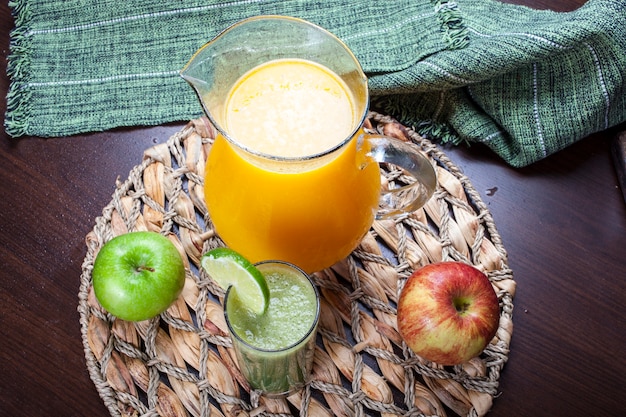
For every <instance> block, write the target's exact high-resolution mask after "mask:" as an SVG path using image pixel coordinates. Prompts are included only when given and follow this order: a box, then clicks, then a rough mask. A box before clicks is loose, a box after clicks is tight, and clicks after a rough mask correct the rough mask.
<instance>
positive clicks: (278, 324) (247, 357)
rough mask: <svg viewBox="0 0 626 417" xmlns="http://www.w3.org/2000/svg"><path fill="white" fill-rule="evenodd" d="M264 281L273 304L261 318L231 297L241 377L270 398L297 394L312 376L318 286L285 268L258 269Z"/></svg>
mask: <svg viewBox="0 0 626 417" xmlns="http://www.w3.org/2000/svg"><path fill="white" fill-rule="evenodd" d="M256 266H257V268H258V269H259V270H260V271H261V272H262V273H263V275H264V276H265V278H266V280H267V283H268V286H269V290H270V303H269V306H268V308H267V311H266V312H265V314H263V315H261V316H258V315H255V314H253V313H251V312H250V311H249V310H248V309H247V308H245V306H242V305H240V303H239V299H238V298H237V297H235V296H233V297H230V291H228V292H227V294H226V298H225V300H224V311H225V316H226V323H227V324H228V328H229V330H230V333H231V337H232V341H233V347H234V348H235V353H236V355H237V361H238V363H239V368H240V369H241V372H242V373H243V375H244V376H245V377H246V379H247V380H248V382H249V383H250V386H251V387H252V388H254V389H257V390H261V391H263V392H265V393H269V394H284V393H288V392H290V391H292V390H294V389H297V388H298V387H300V386H301V385H302V384H304V383H305V382H306V378H307V377H308V375H309V374H310V371H311V366H312V363H313V356H314V352H315V334H316V330H317V323H318V319H319V308H320V306H319V299H318V294H317V290H316V289H315V286H314V285H313V283H312V282H311V281H310V279H309V277H308V276H307V275H306V273H304V272H303V271H302V270H300V269H299V268H297V267H295V266H293V265H291V264H288V263H284V262H277V261H266V262H261V263H258V264H256Z"/></svg>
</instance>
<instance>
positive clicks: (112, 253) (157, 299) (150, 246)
mask: <svg viewBox="0 0 626 417" xmlns="http://www.w3.org/2000/svg"><path fill="white" fill-rule="evenodd" d="M91 276H92V280H93V289H94V292H95V295H96V298H97V299H98V301H99V302H100V304H101V305H102V307H104V309H105V310H107V311H108V312H109V313H111V314H113V315H114V316H116V317H118V318H120V319H122V320H127V321H142V320H147V319H150V318H152V317H155V316H157V315H158V314H160V313H162V312H163V311H165V310H166V309H167V308H168V307H169V306H170V305H171V304H172V303H173V302H174V300H176V298H177V297H178V295H179V294H180V292H181V291H182V289H183V286H184V284H185V265H184V263H183V260H182V258H181V256H180V253H179V252H178V250H177V249H176V246H174V244H173V243H172V242H170V241H169V240H168V239H167V238H166V237H165V236H163V235H160V234H158V233H156V232H132V233H126V234H123V235H119V236H116V237H114V238H113V239H111V240H110V241H108V242H106V243H105V244H104V246H102V248H101V249H100V251H99V252H98V255H97V256H96V259H95V261H94V263H93V270H92V272H91Z"/></svg>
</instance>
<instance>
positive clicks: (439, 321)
mask: <svg viewBox="0 0 626 417" xmlns="http://www.w3.org/2000/svg"><path fill="white" fill-rule="evenodd" d="M499 320H500V307H499V305H498V297H497V295H496V293H495V291H494V289H493V286H492V285H491V282H490V281H489V278H487V276H486V275H485V274H484V273H482V272H481V271H479V270H478V269H476V268H475V267H473V266H471V265H468V264H465V263H462V262H439V263H434V264H430V265H426V266H424V267H422V268H420V269H418V270H417V271H415V272H414V273H413V274H412V275H411V276H410V277H409V279H408V280H407V282H406V283H405V285H404V288H403V289H402V292H401V293H400V297H399V299H398V316H397V321H398V331H399V332H400V335H401V336H402V338H403V339H404V341H405V342H406V344H407V345H408V346H409V347H410V348H411V349H412V350H413V351H414V352H415V353H417V354H418V355H419V356H421V357H422V358H424V359H428V360H430V361H432V362H437V363H439V364H441V365H457V364H460V363H463V362H465V361H468V360H470V359H472V358H473V357H475V356H478V355H479V354H480V353H481V352H482V351H483V350H484V349H485V347H486V346H487V345H488V344H489V342H491V339H493V337H494V336H495V334H496V331H497V330H498V325H499Z"/></svg>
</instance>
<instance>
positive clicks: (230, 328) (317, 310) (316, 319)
mask: <svg viewBox="0 0 626 417" xmlns="http://www.w3.org/2000/svg"><path fill="white" fill-rule="evenodd" d="M264 264H281V265H284V266H287V267H289V268H292V269H295V270H296V271H297V272H299V273H300V274H301V275H303V276H304V277H305V278H306V279H307V280H308V282H309V284H310V285H311V288H312V289H313V293H314V296H315V317H314V318H313V323H311V326H310V327H309V329H308V330H307V331H306V333H305V334H304V336H302V337H301V338H299V339H298V340H297V341H295V342H294V343H291V344H289V345H288V346H285V347H283V348H280V349H266V348H260V347H258V346H254V345H251V344H250V343H248V342H247V341H245V340H244V339H242V338H241V336H239V335H238V334H237V332H236V331H235V329H234V328H233V326H232V325H231V323H230V320H229V318H228V311H227V309H226V305H227V304H228V295H229V293H230V289H231V288H232V286H230V287H228V288H227V289H226V294H225V295H224V318H225V320H226V326H228V331H229V332H230V335H231V337H234V338H236V339H237V340H238V341H239V342H240V343H241V344H243V345H244V346H246V347H247V348H249V349H251V350H254V351H256V352H262V353H281V352H285V351H287V350H290V349H293V348H295V347H296V346H298V345H300V344H302V343H303V342H304V341H305V340H306V339H307V338H308V337H309V336H311V334H312V333H313V332H314V331H315V329H316V327H317V325H318V323H319V318H320V314H321V303H320V294H319V291H318V290H317V287H316V286H315V283H314V282H313V280H312V279H311V277H310V276H309V274H307V273H306V272H304V271H303V270H302V269H301V268H300V267H298V266H297V265H294V264H292V263H290V262H287V261H280V260H267V261H261V262H257V263H255V264H254V266H259V265H264Z"/></svg>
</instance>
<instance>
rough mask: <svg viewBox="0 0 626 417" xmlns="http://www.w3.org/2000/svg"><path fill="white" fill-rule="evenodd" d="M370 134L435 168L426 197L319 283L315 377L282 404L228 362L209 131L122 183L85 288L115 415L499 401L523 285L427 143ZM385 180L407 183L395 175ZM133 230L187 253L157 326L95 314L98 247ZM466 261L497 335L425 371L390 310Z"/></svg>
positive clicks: (372, 125)
mask: <svg viewBox="0 0 626 417" xmlns="http://www.w3.org/2000/svg"><path fill="white" fill-rule="evenodd" d="M366 127H367V128H368V129H372V130H376V131H379V132H381V133H384V134H386V135H389V136H395V137H398V138H400V139H402V140H405V141H408V142H412V143H413V144H414V145H413V146H415V147H417V148H419V149H421V150H422V151H423V152H424V153H426V154H427V155H428V156H430V157H431V158H432V160H433V164H434V165H435V166H436V169H437V175H438V187H437V190H436V191H435V194H434V195H433V197H432V199H431V200H430V201H429V202H428V203H427V204H426V205H425V206H424V208H422V209H420V210H417V211H415V212H413V213H411V214H410V215H405V216H404V217H401V218H399V219H397V220H395V221H393V220H386V221H377V222H375V223H374V225H373V226H372V228H371V230H370V232H369V233H368V234H367V236H366V237H365V238H364V239H363V241H362V243H361V244H360V246H359V247H358V248H357V249H356V250H355V251H354V252H353V253H352V254H351V255H350V256H349V257H348V258H346V259H345V260H343V261H342V262H339V263H338V264H336V265H334V266H333V267H332V268H329V269H327V270H324V271H322V272H318V273H315V274H313V279H314V281H315V282H316V284H317V285H318V287H319V289H320V294H321V303H322V314H321V320H320V328H319V332H318V347H317V350H316V354H315V363H314V369H313V374H312V380H311V381H310V382H309V383H308V384H307V385H306V386H305V388H303V389H302V390H300V391H298V392H296V393H294V394H293V395H291V396H289V397H286V398H267V397H265V396H263V395H260V394H259V393H258V392H254V391H252V392H251V391H250V389H249V386H248V385H247V383H246V381H245V380H244V379H243V377H242V376H241V374H240V372H239V370H238V367H237V363H236V359H235V357H234V355H233V352H232V347H231V342H230V337H229V335H228V331H227V327H226V325H225V322H224V317H223V311H222V307H221V303H220V300H221V298H222V296H223V292H222V291H221V290H220V289H219V288H218V287H217V286H215V285H214V283H213V282H212V281H211V280H210V278H208V276H207V275H206V274H205V273H204V272H203V271H202V270H201V268H199V260H200V258H201V256H202V254H203V253H204V252H206V251H207V250H209V249H211V248H213V247H217V246H222V245H223V243H222V242H221V241H220V239H219V238H218V237H217V236H216V235H215V234H214V232H213V230H212V228H211V227H212V226H211V221H210V218H209V215H208V213H207V210H206V206H205V203H204V199H203V172H204V163H205V160H206V156H207V154H208V152H209V149H210V146H211V143H212V137H213V132H214V131H213V129H212V127H211V126H210V124H209V123H208V121H207V120H206V119H205V118H201V119H197V120H193V121H191V122H190V123H189V124H188V125H187V126H186V127H185V128H184V129H183V130H181V131H180V132H178V133H177V134H175V135H174V136H172V137H171V138H169V140H168V141H167V142H166V143H163V144H159V145H156V146H154V147H152V148H150V149H147V150H146V151H145V153H144V158H143V161H142V162H141V164H139V165H137V166H136V167H134V168H133V169H132V170H131V172H130V174H129V176H128V178H127V179H126V180H125V181H118V184H117V188H116V190H115V192H114V194H113V197H112V200H111V202H110V203H109V204H108V205H107V206H106V207H105V208H104V209H103V212H102V215H101V216H100V217H98V218H97V219H96V221H95V225H94V228H93V230H92V231H91V232H90V233H89V234H88V235H87V236H86V244H87V253H86V256H85V259H84V262H83V266H82V275H81V285H80V292H79V306H78V310H79V313H80V324H81V331H82V341H83V345H84V350H85V357H86V362H87V368H88V370H89V374H90V377H91V379H92V380H93V382H94V384H95V386H96V388H97V390H98V392H99V394H100V396H101V397H102V399H103V401H104V403H105V405H106V407H107V408H108V410H109V412H110V413H111V415H113V416H227V417H230V416H240V415H250V416H256V415H268V416H269V415H277V416H287V415H303V416H307V415H309V416H331V415H335V416H340V417H341V416H363V415H375V416H412V417H413V416H451V415H459V416H482V415H485V414H486V413H487V412H488V411H489V409H490V408H491V405H492V401H493V399H494V397H495V396H496V395H497V394H498V380H499V377H500V372H501V370H502V368H503V366H504V364H505V363H506V361H507V358H508V353H509V344H510V340H511V335H512V331H513V324H512V310H513V296H514V292H515V281H514V280H513V276H512V272H511V270H510V269H509V267H508V264H507V254H506V250H505V248H504V247H503V244H502V242H501V240H500V236H499V234H498V232H497V229H496V227H495V225H494V222H493V219H492V217H491V214H490V213H489V210H488V209H487V207H486V205H485V204H484V203H483V202H482V201H481V198H480V196H479V194H478V193H477V192H476V191H475V190H474V188H473V187H472V185H471V183H470V181H469V179H468V178H467V177H465V176H464V175H463V174H462V173H461V172H460V170H459V169H458V168H457V167H456V166H455V165H454V164H453V163H452V162H451V161H450V160H449V159H448V158H447V157H446V155H445V154H444V153H443V152H442V151H440V150H439V149H438V147H437V146H435V145H433V144H432V143H431V142H429V141H428V140H426V139H424V138H422V137H420V136H419V135H417V134H416V133H415V132H414V131H412V130H411V129H408V128H405V127H404V126H402V125H400V124H399V123H397V122H395V121H394V120H392V119H391V118H389V117H386V116H383V115H380V114H378V113H374V112H372V113H370V115H369V118H368V120H367V122H366ZM385 175H386V177H387V180H388V181H402V175H401V172H397V171H394V169H393V168H391V169H389V170H387V171H386V173H385ZM134 230H153V231H156V232H159V233H161V234H163V235H165V236H167V237H168V238H169V239H170V240H171V241H172V242H174V244H175V245H176V246H177V248H178V249H179V251H180V253H181V255H182V256H183V259H184V260H185V265H186V267H187V275H186V284H185V288H184V290H183V293H182V294H181V296H180V297H179V299H178V300H177V301H176V302H175V303H174V304H173V305H172V306H171V307H170V308H169V309H168V310H167V311H166V312H165V313H163V314H161V315H160V316H159V317H157V318H155V319H152V320H148V321H144V322H138V323H131V322H125V321H122V320H118V319H116V318H114V317H113V316H111V315H110V314H108V313H107V312H106V311H105V310H103V309H102V307H101V306H100V305H99V304H98V302H97V300H96V298H95V296H94V294H93V288H92V281H91V270H92V267H93V261H94V259H95V257H96V254H97V253H98V250H99V249H100V248H101V247H102V245H103V244H104V243H105V242H107V241H108V240H110V239H111V238H113V237H114V236H117V235H120V234H123V233H127V232H129V231H134ZM441 260H459V261H464V262H467V263H470V264H472V265H474V266H476V267H477V268H479V269H481V270H483V271H484V272H485V273H486V274H487V275H488V277H489V279H490V280H491V282H492V284H493V286H494V288H495V290H496V292H497V294H498V298H499V301H500V308H501V315H500V326H499V329H498V332H497V334H496V336H495V338H494V339H493V340H492V341H491V343H490V345H489V346H488V347H487V348H486V349H485V351H484V352H483V353H482V354H481V355H480V357H477V358H475V359H473V360H471V361H469V362H467V363H465V364H463V365H458V366H454V367H444V366H440V365H437V364H434V363H430V362H427V361H425V360H423V359H421V358H419V357H418V356H416V355H415V354H413V353H412V352H411V351H410V349H408V348H407V347H406V345H405V344H404V343H403V342H402V340H401V338H400V336H399V334H398V332H397V330H396V315H395V313H396V308H395V306H396V301H397V298H398V295H399V293H400V290H401V289H402V286H403V285H404V282H405V281H406V278H407V277H408V276H409V275H410V274H411V273H412V272H413V271H414V270H415V269H417V268H419V267H420V266H422V265H425V264H428V263H432V262H437V261H441Z"/></svg>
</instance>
